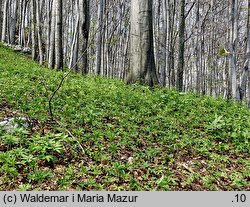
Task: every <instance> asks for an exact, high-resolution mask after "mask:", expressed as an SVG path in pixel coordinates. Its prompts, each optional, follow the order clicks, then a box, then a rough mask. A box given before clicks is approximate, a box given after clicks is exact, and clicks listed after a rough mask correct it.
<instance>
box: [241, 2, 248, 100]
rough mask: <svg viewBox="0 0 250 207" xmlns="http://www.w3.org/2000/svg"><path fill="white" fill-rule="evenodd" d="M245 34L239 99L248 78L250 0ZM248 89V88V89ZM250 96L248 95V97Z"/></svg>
mask: <svg viewBox="0 0 250 207" xmlns="http://www.w3.org/2000/svg"><path fill="white" fill-rule="evenodd" d="M246 34H247V35H246V36H247V44H246V45H247V46H246V54H245V62H244V66H243V73H242V77H241V83H240V88H239V90H240V91H239V92H240V100H241V101H242V100H243V99H244V98H245V95H246V90H247V81H248V80H249V66H250V0H248V14H247V25H246ZM248 90H249V89H248ZM248 98H250V97H248Z"/></svg>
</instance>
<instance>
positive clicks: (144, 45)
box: [127, 0, 159, 86]
mask: <svg viewBox="0 0 250 207" xmlns="http://www.w3.org/2000/svg"><path fill="white" fill-rule="evenodd" d="M152 22H153V21H152V1H151V0H132V1H131V16H130V24H131V25H130V26H131V32H130V71H129V74H128V77H127V83H135V82H141V83H144V84H147V85H149V86H154V85H156V84H158V83H159V82H158V78H157V75H156V67H155V59H154V46H153V25H152Z"/></svg>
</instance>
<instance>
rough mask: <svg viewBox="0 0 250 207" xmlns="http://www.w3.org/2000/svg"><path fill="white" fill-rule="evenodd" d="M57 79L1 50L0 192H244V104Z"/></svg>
mask: <svg viewBox="0 0 250 207" xmlns="http://www.w3.org/2000/svg"><path fill="white" fill-rule="evenodd" d="M62 75H63V72H58V71H54V70H48V69H46V68H43V67H40V66H38V64H37V63H35V62H33V61H31V60H30V59H29V58H28V57H27V56H24V55H23V54H20V53H15V52H13V51H11V50H10V49H8V48H6V47H4V46H0V121H1V120H4V118H5V119H6V118H8V117H16V118H18V117H26V118H27V119H28V120H29V125H30V127H29V128H18V129H16V130H15V131H14V132H12V133H7V132H6V131H4V130H3V129H0V190H14V189H15V190H17V189H18V190H34V189H36V190H75V189H78V190H249V186H250V156H249V155H250V144H249V137H250V119H249V117H250V110H249V109H248V108H246V107H244V106H242V105H240V104H235V103H232V102H226V101H224V100H222V99H214V98H211V97H200V96H197V95H192V94H185V95H184V94H180V93H178V92H176V91H171V90H167V89H161V88H155V89H149V88H148V87H144V86H139V85H131V86H127V85H125V84H124V83H122V82H121V81H118V80H110V79H106V78H100V77H96V78H95V77H91V76H86V77H82V76H81V75H79V74H75V73H71V74H70V75H69V77H68V78H67V79H66V81H65V83H64V84H63V86H62V88H61V89H60V90H59V91H58V93H57V94H56V96H55V97H54V99H53V100H52V108H53V114H54V119H55V121H53V122H52V121H51V119H50V117H49V109H48V100H49V97H50V96H51V95H52V93H53V92H54V91H55V90H56V88H57V86H58V84H59V83H60V80H61V77H62Z"/></svg>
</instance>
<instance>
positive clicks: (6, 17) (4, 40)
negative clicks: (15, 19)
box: [1, 0, 9, 42]
mask: <svg viewBox="0 0 250 207" xmlns="http://www.w3.org/2000/svg"><path fill="white" fill-rule="evenodd" d="M8 7H9V0H5V2H4V7H3V11H4V15H3V29H2V39H1V40H2V42H6V40H7V37H6V35H7V27H8V13H9V11H8Z"/></svg>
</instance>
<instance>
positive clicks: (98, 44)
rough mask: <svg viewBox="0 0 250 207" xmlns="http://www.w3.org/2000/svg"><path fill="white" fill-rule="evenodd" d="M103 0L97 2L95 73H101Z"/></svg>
mask: <svg viewBox="0 0 250 207" xmlns="http://www.w3.org/2000/svg"><path fill="white" fill-rule="evenodd" d="M103 10H104V5H103V0H99V4H98V22H97V40H96V47H97V49H96V74H98V75H100V74H101V60H102V41H103V40H102V32H103Z"/></svg>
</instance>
